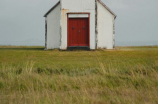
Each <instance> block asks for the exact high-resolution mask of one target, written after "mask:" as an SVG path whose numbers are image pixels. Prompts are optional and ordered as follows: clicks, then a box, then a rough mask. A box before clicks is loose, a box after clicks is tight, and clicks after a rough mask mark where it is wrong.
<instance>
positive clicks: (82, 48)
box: [67, 46, 90, 51]
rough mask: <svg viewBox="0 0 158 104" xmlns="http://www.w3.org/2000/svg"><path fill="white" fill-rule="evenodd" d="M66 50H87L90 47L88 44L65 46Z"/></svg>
mask: <svg viewBox="0 0 158 104" xmlns="http://www.w3.org/2000/svg"><path fill="white" fill-rule="evenodd" d="M67 50H70V51H73V50H87V51H89V50H90V48H89V47H88V46H70V47H67Z"/></svg>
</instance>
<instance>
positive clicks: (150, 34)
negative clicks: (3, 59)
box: [0, 0, 158, 46]
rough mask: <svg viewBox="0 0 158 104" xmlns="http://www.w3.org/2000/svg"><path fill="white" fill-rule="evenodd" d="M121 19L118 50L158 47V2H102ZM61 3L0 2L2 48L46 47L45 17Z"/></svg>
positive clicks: (49, 0) (45, 0)
mask: <svg viewBox="0 0 158 104" xmlns="http://www.w3.org/2000/svg"><path fill="white" fill-rule="evenodd" d="M102 1H103V2H104V3H105V4H106V5H107V6H108V7H109V8H110V9H111V10H112V11H114V12H115V14H116V15H117V18H116V22H115V31H116V33H115V41H116V46H139V45H158V6H157V4H158V0H102ZM57 2H58V0H0V45H29V46H30V45H41V46H44V43H45V18H44V17H43V16H44V14H45V13H46V12H47V11H48V10H49V9H50V8H51V7H53V6H54V4H56V3H57Z"/></svg>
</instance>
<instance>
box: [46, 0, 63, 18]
mask: <svg viewBox="0 0 158 104" xmlns="http://www.w3.org/2000/svg"><path fill="white" fill-rule="evenodd" d="M59 4H60V1H58V2H57V3H56V4H55V5H54V6H53V7H52V8H51V9H50V10H49V11H48V12H47V13H46V14H45V15H44V17H47V15H48V14H49V13H50V12H51V11H52V10H53V9H54V8H55V7H56V6H58V5H59Z"/></svg>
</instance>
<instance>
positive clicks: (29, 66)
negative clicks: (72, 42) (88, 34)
mask: <svg viewBox="0 0 158 104" xmlns="http://www.w3.org/2000/svg"><path fill="white" fill-rule="evenodd" d="M157 94H158V47H157V46H154V47H116V49H115V50H110V51H109V50H97V51H58V50H48V51H44V47H26V46H20V47H17V46H0V104H158V96H157Z"/></svg>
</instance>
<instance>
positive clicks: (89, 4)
mask: <svg viewBox="0 0 158 104" xmlns="http://www.w3.org/2000/svg"><path fill="white" fill-rule="evenodd" d="M60 2H61V10H62V12H61V23H60V25H61V46H60V49H67V14H66V13H67V12H90V49H95V0H60Z"/></svg>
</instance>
